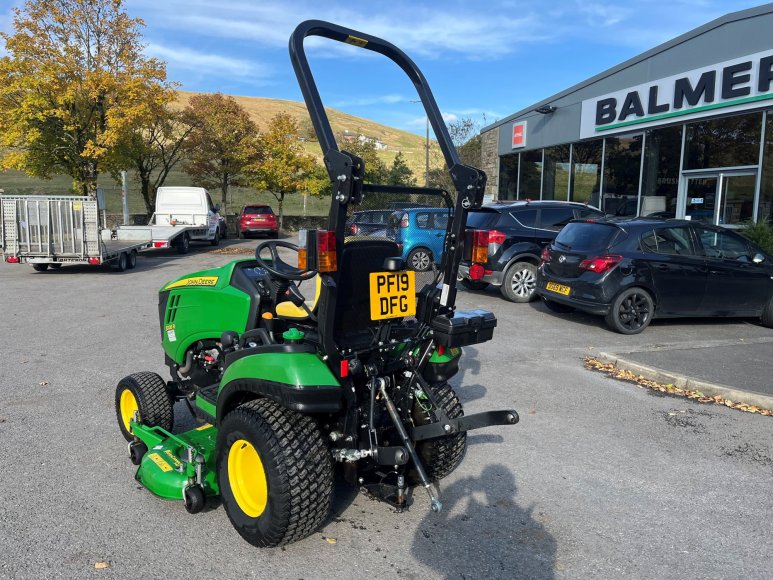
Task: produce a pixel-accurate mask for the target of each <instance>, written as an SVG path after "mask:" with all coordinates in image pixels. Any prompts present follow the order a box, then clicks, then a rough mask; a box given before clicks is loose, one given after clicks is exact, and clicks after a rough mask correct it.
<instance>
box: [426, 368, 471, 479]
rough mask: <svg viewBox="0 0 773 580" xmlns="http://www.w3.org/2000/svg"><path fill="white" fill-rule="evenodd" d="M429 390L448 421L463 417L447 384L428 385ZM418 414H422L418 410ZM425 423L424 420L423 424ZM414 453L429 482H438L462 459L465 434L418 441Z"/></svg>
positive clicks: (465, 440) (464, 450)
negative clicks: (419, 460)
mask: <svg viewBox="0 0 773 580" xmlns="http://www.w3.org/2000/svg"><path fill="white" fill-rule="evenodd" d="M430 389H431V394H432V396H433V398H434V399H435V401H436V402H437V404H438V405H439V406H440V408H441V409H443V410H444V411H445V412H446V414H447V415H448V418H449V419H456V418H457V417H461V416H463V415H464V409H463V408H462V403H461V402H460V401H459V397H457V396H456V393H455V392H454V390H453V389H452V388H451V386H450V385H449V384H448V383H437V384H434V385H430ZM419 412H421V413H423V411H421V410H420V409H419ZM414 420H415V419H414ZM426 422H427V421H426V420H425V421H424V422H423V423H426ZM416 451H417V452H418V453H419V456H420V457H421V460H422V462H423V463H424V469H425V470H426V471H427V476H428V477H429V479H430V481H438V480H440V479H443V478H444V477H447V476H448V475H450V474H451V472H452V471H453V470H454V469H456V468H457V467H459V464H460V463H461V462H462V459H464V454H465V453H466V451H467V433H466V432H462V433H456V434H455V435H450V436H447V437H441V438H440V439H431V440H429V441H420V442H418V443H417V444H416ZM414 477H415V475H414Z"/></svg>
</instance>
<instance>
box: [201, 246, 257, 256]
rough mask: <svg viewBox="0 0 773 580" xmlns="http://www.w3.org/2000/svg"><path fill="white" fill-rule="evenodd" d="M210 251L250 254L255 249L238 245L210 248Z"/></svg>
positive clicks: (212, 252) (213, 252)
mask: <svg viewBox="0 0 773 580" xmlns="http://www.w3.org/2000/svg"><path fill="white" fill-rule="evenodd" d="M210 253H211V254H249V255H250V256H251V255H253V254H254V253H255V249H254V248H240V247H239V246H235V247H232V248H219V249H217V250H212V251H211V252H210Z"/></svg>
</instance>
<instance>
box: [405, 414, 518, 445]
mask: <svg viewBox="0 0 773 580" xmlns="http://www.w3.org/2000/svg"><path fill="white" fill-rule="evenodd" d="M438 415H441V416H440V417H439V419H440V421H437V422H436V423H429V424H428V425H420V426H418V427H414V428H413V432H412V434H411V439H413V441H423V440H424V439H435V438H436V437H445V436H446V435H453V434H455V433H462V432H464V431H472V430H473V429H480V428H481V427H491V426H492V425H515V424H516V423H517V422H518V421H519V417H518V413H517V412H516V411H515V410H512V409H510V410H505V411H485V412H483V413H475V414H474V415H466V416H464V417H458V418H456V419H449V418H448V417H444V415H445V413H442V414H440V413H438Z"/></svg>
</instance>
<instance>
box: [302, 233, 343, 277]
mask: <svg viewBox="0 0 773 580" xmlns="http://www.w3.org/2000/svg"><path fill="white" fill-rule="evenodd" d="M298 268H299V269H301V270H316V271H317V272H322V273H327V272H335V271H336V270H337V269H338V260H337V258H336V235H335V232H329V231H327V230H301V231H299V232H298Z"/></svg>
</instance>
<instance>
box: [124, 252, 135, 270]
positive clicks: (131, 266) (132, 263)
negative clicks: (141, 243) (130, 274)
mask: <svg viewBox="0 0 773 580" xmlns="http://www.w3.org/2000/svg"><path fill="white" fill-rule="evenodd" d="M136 266H137V250H132V251H131V252H129V254H128V260H127V261H126V267H127V268H128V269H129V270H134V268H135V267H136Z"/></svg>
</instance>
